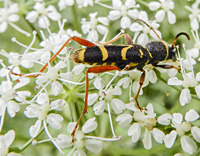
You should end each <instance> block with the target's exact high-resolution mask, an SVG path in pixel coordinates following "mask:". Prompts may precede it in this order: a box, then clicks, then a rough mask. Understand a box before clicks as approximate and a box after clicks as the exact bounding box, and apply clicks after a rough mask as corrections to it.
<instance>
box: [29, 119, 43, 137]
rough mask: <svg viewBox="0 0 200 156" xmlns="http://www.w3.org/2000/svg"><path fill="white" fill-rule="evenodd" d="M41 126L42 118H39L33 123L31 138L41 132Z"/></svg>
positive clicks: (30, 131) (30, 130) (30, 132)
mask: <svg viewBox="0 0 200 156" xmlns="http://www.w3.org/2000/svg"><path fill="white" fill-rule="evenodd" d="M40 127H41V120H37V121H36V122H35V124H34V125H32V126H31V127H30V129H29V135H30V136H31V138H34V137H36V136H37V134H38V133H39V130H40Z"/></svg>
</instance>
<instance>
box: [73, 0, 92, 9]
mask: <svg viewBox="0 0 200 156" xmlns="http://www.w3.org/2000/svg"><path fill="white" fill-rule="evenodd" d="M93 1H94V0H76V3H77V4H78V7H79V8H82V7H87V6H89V5H90V6H93Z"/></svg>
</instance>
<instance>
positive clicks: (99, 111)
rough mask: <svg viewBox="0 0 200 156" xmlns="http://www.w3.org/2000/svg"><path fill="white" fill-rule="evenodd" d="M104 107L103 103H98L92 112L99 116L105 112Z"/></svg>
mask: <svg viewBox="0 0 200 156" xmlns="http://www.w3.org/2000/svg"><path fill="white" fill-rule="evenodd" d="M105 107H106V104H105V101H99V102H97V103H96V104H95V105H94V107H93V110H94V111H95V114H96V115H100V114H102V113H103V111H104V110H105Z"/></svg>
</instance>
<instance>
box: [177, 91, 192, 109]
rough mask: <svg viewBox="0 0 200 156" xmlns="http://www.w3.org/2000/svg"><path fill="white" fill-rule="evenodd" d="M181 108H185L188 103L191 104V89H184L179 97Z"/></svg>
mask: <svg viewBox="0 0 200 156" xmlns="http://www.w3.org/2000/svg"><path fill="white" fill-rule="evenodd" d="M179 100H180V103H181V106H185V104H186V103H189V102H190V101H191V94H190V90H189V89H186V88H185V89H183V90H182V91H181V95H180V97H179Z"/></svg>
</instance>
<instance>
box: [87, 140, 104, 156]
mask: <svg viewBox="0 0 200 156" xmlns="http://www.w3.org/2000/svg"><path fill="white" fill-rule="evenodd" d="M85 147H86V148H87V149H88V150H89V151H91V152H92V153H95V154H97V153H100V152H101V150H102V149H103V143H102V142H101V141H99V140H93V139H87V140H86V141H85Z"/></svg>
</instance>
